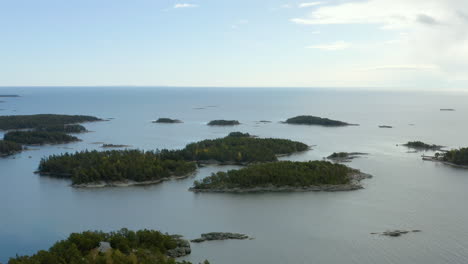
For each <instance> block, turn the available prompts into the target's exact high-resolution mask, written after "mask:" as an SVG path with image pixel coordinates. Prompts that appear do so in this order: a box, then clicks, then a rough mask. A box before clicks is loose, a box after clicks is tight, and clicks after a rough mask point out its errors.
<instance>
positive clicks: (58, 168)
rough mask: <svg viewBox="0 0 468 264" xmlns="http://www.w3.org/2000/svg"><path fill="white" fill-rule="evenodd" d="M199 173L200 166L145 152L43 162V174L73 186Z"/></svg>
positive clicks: (56, 157)
mask: <svg viewBox="0 0 468 264" xmlns="http://www.w3.org/2000/svg"><path fill="white" fill-rule="evenodd" d="M195 170H196V164H195V163H194V162H189V161H185V160H181V159H177V158H176V159H168V158H165V157H163V156H162V155H161V154H160V153H159V152H152V151H146V152H145V151H141V150H111V151H102V152H100V151H82V152H76V153H74V154H69V153H66V154H63V155H52V156H49V157H47V158H43V159H42V160H41V162H40V164H39V173H41V174H47V175H51V176H54V177H63V178H71V179H72V182H73V184H83V183H94V182H100V181H105V182H116V181H123V180H132V181H136V182H143V181H155V180H161V179H164V178H167V177H170V176H182V175H186V174H188V173H191V172H194V171H195Z"/></svg>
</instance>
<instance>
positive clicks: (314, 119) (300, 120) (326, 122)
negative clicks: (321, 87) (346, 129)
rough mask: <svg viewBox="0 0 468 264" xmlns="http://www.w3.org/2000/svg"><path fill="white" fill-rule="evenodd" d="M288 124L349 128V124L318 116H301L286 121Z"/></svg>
mask: <svg viewBox="0 0 468 264" xmlns="http://www.w3.org/2000/svg"><path fill="white" fill-rule="evenodd" d="M285 123H287V124H297V125H322V126H347V125H349V124H348V123H345V122H342V121H337V120H332V119H328V118H321V117H318V116H310V115H301V116H296V117H292V118H289V119H288V120H286V121H285Z"/></svg>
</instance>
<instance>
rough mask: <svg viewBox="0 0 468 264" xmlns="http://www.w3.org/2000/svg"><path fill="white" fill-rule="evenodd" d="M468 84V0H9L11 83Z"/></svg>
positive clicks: (0, 60)
mask: <svg viewBox="0 0 468 264" xmlns="http://www.w3.org/2000/svg"><path fill="white" fill-rule="evenodd" d="M119 85H121V86H127V85H132V86H215V87H369V88H372V89H388V88H390V89H433V90H439V89H440V90H444V89H445V90H452V89H459V90H468V0H321V1H307V0H304V1H288V0H283V1H281V0H268V1H266V0H264V1H260V0H234V1H228V0H226V1H225V0H181V1H176V0H0V86H119Z"/></svg>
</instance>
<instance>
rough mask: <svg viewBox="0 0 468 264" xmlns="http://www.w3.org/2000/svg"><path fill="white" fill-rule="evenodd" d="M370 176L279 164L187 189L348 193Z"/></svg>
mask: <svg viewBox="0 0 468 264" xmlns="http://www.w3.org/2000/svg"><path fill="white" fill-rule="evenodd" d="M370 177H371V176H370V175H368V174H364V173H362V172H360V171H358V170H355V169H352V168H349V167H347V166H344V165H342V164H337V163H331V162H328V161H308V162H293V161H279V162H270V163H262V164H255V165H251V166H249V167H245V168H242V169H239V170H230V171H228V172H217V173H213V174H212V175H211V176H209V177H206V178H204V179H203V180H201V181H195V182H194V185H193V187H192V188H190V189H189V190H190V191H193V192H230V193H248V192H305V191H351V190H358V189H362V188H363V187H362V185H361V184H360V181H361V180H363V179H366V178H370Z"/></svg>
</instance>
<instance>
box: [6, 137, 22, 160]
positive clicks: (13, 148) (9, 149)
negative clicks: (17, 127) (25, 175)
mask: <svg viewBox="0 0 468 264" xmlns="http://www.w3.org/2000/svg"><path fill="white" fill-rule="evenodd" d="M22 150H23V147H22V146H21V145H20V144H18V143H16V142H12V141H6V140H0V157H6V156H10V155H13V154H16V153H18V152H21V151H22Z"/></svg>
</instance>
